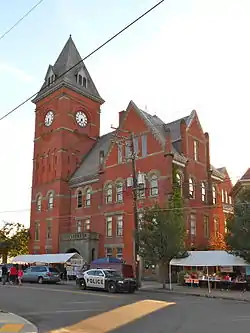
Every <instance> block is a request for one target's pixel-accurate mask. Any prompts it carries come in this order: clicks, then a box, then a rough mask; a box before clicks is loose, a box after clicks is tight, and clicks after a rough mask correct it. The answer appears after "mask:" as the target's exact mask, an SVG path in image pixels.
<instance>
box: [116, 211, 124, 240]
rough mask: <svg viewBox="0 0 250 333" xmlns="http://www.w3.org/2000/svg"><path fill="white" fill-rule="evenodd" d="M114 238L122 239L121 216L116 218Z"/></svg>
mask: <svg viewBox="0 0 250 333" xmlns="http://www.w3.org/2000/svg"><path fill="white" fill-rule="evenodd" d="M116 236H117V237H122V236H123V216H122V215H120V216H117V220H116Z"/></svg>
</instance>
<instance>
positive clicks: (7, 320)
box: [0, 310, 38, 333]
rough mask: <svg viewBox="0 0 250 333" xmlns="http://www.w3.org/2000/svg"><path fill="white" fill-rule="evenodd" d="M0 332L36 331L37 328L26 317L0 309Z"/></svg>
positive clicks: (26, 332) (21, 332) (24, 332)
mask: <svg viewBox="0 0 250 333" xmlns="http://www.w3.org/2000/svg"><path fill="white" fill-rule="evenodd" d="M0 332H1V333H7V332H8V333H37V332H38V330H37V328H36V327H35V326H34V325H33V324H31V323H30V322H29V321H27V320H26V319H24V318H22V317H19V316H17V315H15V314H14V313H9V312H3V311H1V310H0Z"/></svg>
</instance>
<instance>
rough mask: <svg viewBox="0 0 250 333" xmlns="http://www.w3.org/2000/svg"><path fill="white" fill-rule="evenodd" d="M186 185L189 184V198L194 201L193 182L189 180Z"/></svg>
mask: <svg viewBox="0 0 250 333" xmlns="http://www.w3.org/2000/svg"><path fill="white" fill-rule="evenodd" d="M188 184H189V198H190V199H194V198H195V190H194V180H193V179H192V178H189V181H188Z"/></svg>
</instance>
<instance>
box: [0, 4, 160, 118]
mask: <svg viewBox="0 0 250 333" xmlns="http://www.w3.org/2000/svg"><path fill="white" fill-rule="evenodd" d="M163 2H164V0H161V1H159V2H158V3H157V4H156V5H154V6H153V7H151V8H150V9H148V10H147V11H146V12H144V13H143V14H142V15H140V16H139V17H137V18H136V19H135V20H134V21H132V22H131V23H129V24H128V25H126V26H125V27H124V28H123V29H122V30H120V31H119V32H117V33H116V34H114V35H113V36H112V37H110V38H109V39H108V40H106V42H104V43H103V44H101V45H100V46H98V47H97V48H96V49H94V50H93V51H92V52H90V53H89V54H88V55H87V56H86V57H84V58H82V59H81V60H80V61H78V62H77V63H76V64H75V65H74V66H72V67H71V68H69V69H68V70H67V71H65V72H64V73H62V74H61V75H59V76H58V77H57V78H56V79H55V81H54V83H55V82H56V81H57V80H59V79H60V78H61V77H62V76H64V75H65V74H67V73H68V72H69V71H71V70H72V69H74V68H75V67H76V66H78V65H79V64H80V63H82V62H83V61H85V60H86V59H88V58H89V57H91V56H92V55H93V54H95V53H96V52H97V51H99V50H100V49H102V48H103V47H104V46H106V45H107V44H108V43H110V42H111V41H112V40H113V39H115V38H116V37H118V36H119V35H121V34H122V33H123V32H124V31H126V30H127V29H128V28H130V27H131V26H132V25H134V24H135V23H137V22H138V21H139V20H141V19H142V18H143V17H144V16H146V15H147V14H149V13H150V12H151V11H153V10H154V9H155V8H156V7H158V6H159V5H160V4H162V3H163ZM46 88H47V86H45V87H44V88H42V89H41V90H39V91H37V92H36V93H34V94H33V95H32V96H30V97H29V98H27V99H26V100H24V101H23V102H22V103H20V104H19V105H17V106H16V107H15V108H14V109H12V110H10V111H9V112H7V113H6V114H5V115H3V116H2V117H1V118H0V121H1V120H3V119H4V118H6V117H8V116H9V115H10V114H11V113H13V112H15V111H16V110H17V109H19V108H20V107H21V106H23V105H24V104H26V103H27V102H29V101H30V100H31V99H32V98H33V97H35V96H36V95H37V94H38V93H39V92H41V91H43V90H44V89H46Z"/></svg>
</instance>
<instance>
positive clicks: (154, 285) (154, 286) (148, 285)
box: [139, 281, 250, 302]
mask: <svg viewBox="0 0 250 333" xmlns="http://www.w3.org/2000/svg"><path fill="white" fill-rule="evenodd" d="M139 291H141V292H145V291H150V292H157V293H172V294H179V295H190V296H197V297H211V298H220V299H228V300H235V301H244V302H250V292H249V291H246V292H245V293H243V292H241V291H234V290H229V291H226V290H225V291H220V290H213V289H212V290H211V294H210V295H209V294H208V290H207V289H206V288H199V287H198V288H197V287H184V286H179V285H178V284H176V283H173V284H172V290H169V285H166V289H163V288H162V284H160V283H158V282H155V281H142V286H141V288H140V289H139Z"/></svg>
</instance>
